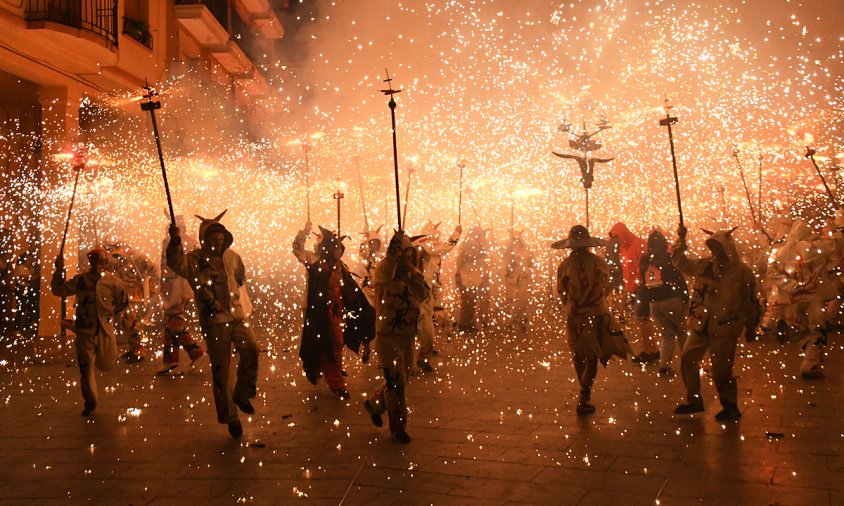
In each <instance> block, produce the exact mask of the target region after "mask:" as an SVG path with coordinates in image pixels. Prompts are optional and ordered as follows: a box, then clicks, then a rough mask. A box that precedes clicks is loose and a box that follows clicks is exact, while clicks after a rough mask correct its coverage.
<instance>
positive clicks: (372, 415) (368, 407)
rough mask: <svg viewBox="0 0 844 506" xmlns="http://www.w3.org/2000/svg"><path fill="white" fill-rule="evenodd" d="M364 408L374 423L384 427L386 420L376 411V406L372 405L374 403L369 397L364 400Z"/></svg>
mask: <svg viewBox="0 0 844 506" xmlns="http://www.w3.org/2000/svg"><path fill="white" fill-rule="evenodd" d="M363 410H364V411H366V412H367V413H369V419H370V420H372V425H374V426H376V427H383V426H384V420H382V419H381V415H380V414H379V413H376V412H375V408H374V407H373V406H372V403H371V402H369V399H366V400H365V401H363Z"/></svg>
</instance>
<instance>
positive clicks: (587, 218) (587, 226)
mask: <svg viewBox="0 0 844 506" xmlns="http://www.w3.org/2000/svg"><path fill="white" fill-rule="evenodd" d="M584 190H586V230H589V188H584ZM680 223H682V220H681V221H680Z"/></svg>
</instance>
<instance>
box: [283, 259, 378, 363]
mask: <svg viewBox="0 0 844 506" xmlns="http://www.w3.org/2000/svg"><path fill="white" fill-rule="evenodd" d="M340 265H341V266H342V267H341V269H342V270H341V272H342V280H343V283H342V287H341V294H342V297H343V308H344V309H343V314H344V320H345V326H344V329H343V342H344V343H345V344H346V346H347V347H348V348H349V349H350V350H352V351H353V352H355V353H360V350H361V346H362V345H363V344H364V343H368V342H370V341H372V339H374V338H375V308H373V307H372V306H371V305H370V304H369V301H367V300H366V296H365V295H364V294H363V292H362V291H361V289H360V287H359V286H358V284H357V283H356V282H355V279H354V277H352V274H351V273H350V272H349V269H348V268H347V267H346V266H345V265H343V264H342V263H341V264H340ZM306 269H307V271H308V296H307V304H306V305H305V323H304V326H303V327H302V344H301V346H300V347H299V358H301V359H302V368H303V369H304V370H305V372H309V371H316V370H317V369H318V368H319V363H320V358H319V357H320V355H321V354H322V355H324V356H326V357H328V359H329V360H330V359H331V358H332V357H333V354H332V353H331V344H332V343H331V328H330V324H329V321H330V320H329V314H328V281H329V279H330V277H331V272H330V271H325V270H320V268H319V263H316V264H310V265H307V266H306Z"/></svg>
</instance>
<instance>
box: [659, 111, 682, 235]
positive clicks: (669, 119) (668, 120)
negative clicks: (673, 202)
mask: <svg viewBox="0 0 844 506" xmlns="http://www.w3.org/2000/svg"><path fill="white" fill-rule="evenodd" d="M675 123H677V118H676V117H674V116H671V113H670V112H666V114H665V118H663V119H661V120H659V124H660V125H661V126H667V127H668V142H669V144H670V145H671V166H672V167H673V168H674V190H675V191H676V193H677V211H678V212H679V213H680V226H681V227H684V226H685V225H684V224H683V202H682V200H681V199H680V176H679V175H678V174H677V155H676V154H675V152H674V132H673V131H672V130H671V125H673V124H675Z"/></svg>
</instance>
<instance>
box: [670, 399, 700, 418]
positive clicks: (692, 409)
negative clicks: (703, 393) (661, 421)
mask: <svg viewBox="0 0 844 506" xmlns="http://www.w3.org/2000/svg"><path fill="white" fill-rule="evenodd" d="M692 413H703V403H702V402H689V403H686V404H680V405H679V406H677V407H676V408H674V414H675V415H691V414H692Z"/></svg>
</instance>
